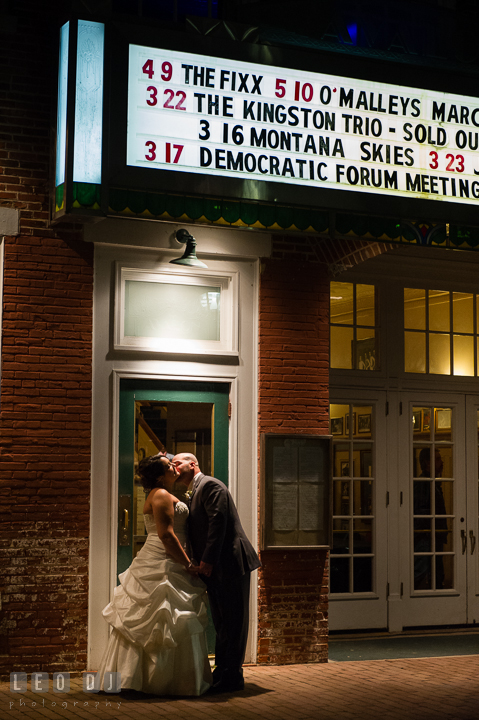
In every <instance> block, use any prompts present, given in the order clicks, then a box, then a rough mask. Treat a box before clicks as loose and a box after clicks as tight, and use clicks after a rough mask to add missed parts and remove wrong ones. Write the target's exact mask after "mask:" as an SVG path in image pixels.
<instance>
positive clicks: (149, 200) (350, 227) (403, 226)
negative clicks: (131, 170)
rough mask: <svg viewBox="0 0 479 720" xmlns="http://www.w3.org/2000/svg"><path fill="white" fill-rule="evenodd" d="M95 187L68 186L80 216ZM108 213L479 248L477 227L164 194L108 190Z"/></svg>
mask: <svg viewBox="0 0 479 720" xmlns="http://www.w3.org/2000/svg"><path fill="white" fill-rule="evenodd" d="M100 190H101V186H100V185H94V184H91V183H73V208H74V209H77V210H83V211H85V210H86V211H88V210H90V211H93V212H94V213H95V214H97V213H98V211H99V210H100ZM55 199H56V206H57V209H60V208H61V207H62V204H63V202H64V198H63V185H60V186H59V187H57V188H56V198H55ZM108 205H109V207H108V214H109V215H117V216H123V217H138V218H143V219H146V218H148V219H151V220H171V221H176V222H191V223H205V224H209V225H222V226H225V227H245V228H246V227H248V228H257V229H259V230H268V231H280V232H293V233H296V232H301V233H308V234H310V235H311V234H315V235H331V234H333V236H334V237H337V238H340V237H342V238H345V237H346V238H348V237H350V238H353V237H354V238H356V239H360V240H369V241H371V240H376V241H380V242H397V243H402V244H407V245H422V246H430V247H431V246H432V247H445V248H454V249H462V250H476V249H479V228H472V227H466V226H458V225H450V226H449V233H447V229H446V225H444V224H443V223H439V224H434V223H429V222H421V221H405V220H404V219H400V218H384V217H372V216H365V215H355V214H347V213H335V215H334V232H332V230H331V218H332V217H333V215H332V214H331V215H330V213H329V211H328V210H325V209H318V210H317V209H315V208H298V207H287V206H278V205H267V204H261V203H248V202H243V201H241V200H224V199H212V198H205V197H190V196H187V195H169V194H168V193H153V192H140V191H137V190H125V189H121V188H110V191H109V202H108Z"/></svg>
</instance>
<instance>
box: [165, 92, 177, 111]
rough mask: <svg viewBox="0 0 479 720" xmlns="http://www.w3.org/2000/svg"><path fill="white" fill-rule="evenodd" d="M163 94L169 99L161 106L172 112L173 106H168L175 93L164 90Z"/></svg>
mask: <svg viewBox="0 0 479 720" xmlns="http://www.w3.org/2000/svg"><path fill="white" fill-rule="evenodd" d="M163 94H164V95H169V96H170V97H169V98H168V100H166V101H165V103H164V104H163V107H165V108H169V109H170V110H174V109H175V106H174V105H170V104H169V103H170V102H171V101H172V100H173V98H174V97H175V93H174V92H173V90H165V92H164V93H163Z"/></svg>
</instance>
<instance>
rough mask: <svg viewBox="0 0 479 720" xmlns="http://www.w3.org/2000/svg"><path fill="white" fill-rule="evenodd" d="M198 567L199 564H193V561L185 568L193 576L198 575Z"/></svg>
mask: <svg viewBox="0 0 479 720" xmlns="http://www.w3.org/2000/svg"><path fill="white" fill-rule="evenodd" d="M199 569H200V566H199V565H195V564H194V563H193V562H190V564H189V565H188V567H186V568H185V570H186V572H187V573H189V574H190V575H193V576H194V577H197V576H198V571H199Z"/></svg>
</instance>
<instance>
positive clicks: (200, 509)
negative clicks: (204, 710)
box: [188, 473, 261, 685]
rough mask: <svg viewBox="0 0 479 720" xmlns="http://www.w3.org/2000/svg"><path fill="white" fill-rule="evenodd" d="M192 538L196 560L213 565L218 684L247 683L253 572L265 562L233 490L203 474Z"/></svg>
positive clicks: (194, 502) (193, 504) (193, 505)
mask: <svg viewBox="0 0 479 720" xmlns="http://www.w3.org/2000/svg"><path fill="white" fill-rule="evenodd" d="M188 535H189V541H190V546H191V553H192V556H193V557H194V559H195V560H196V562H198V563H199V562H201V561H202V560H203V562H206V563H209V564H210V565H213V571H212V574H211V577H210V578H204V579H205V582H206V585H207V587H208V596H209V600H210V607H211V614H212V617H213V623H214V626H215V630H216V646H215V660H216V669H215V672H214V680H215V682H217V681H219V680H221V681H222V682H227V683H231V684H232V685H236V684H237V683H238V682H242V677H243V674H242V670H241V666H242V664H243V661H244V655H245V651H246V641H247V637H248V624H249V589H250V574H251V571H252V570H255V569H256V568H258V567H259V566H260V565H261V563H260V560H259V558H258V555H257V554H256V552H255V550H254V548H253V546H252V545H251V543H250V541H249V540H248V538H247V537H246V534H245V532H244V530H243V527H242V525H241V522H240V519H239V516H238V511H237V510H236V507H235V504H234V502H233V498H232V497H231V495H230V493H229V491H228V488H227V487H226V485H224V484H223V483H222V482H221V481H220V480H217V479H216V478H213V477H209V476H207V475H203V473H200V475H199V476H198V477H197V478H196V480H195V483H194V485H193V491H192V496H191V501H190V515H189V519H188Z"/></svg>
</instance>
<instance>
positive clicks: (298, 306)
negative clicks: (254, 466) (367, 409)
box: [258, 236, 329, 664]
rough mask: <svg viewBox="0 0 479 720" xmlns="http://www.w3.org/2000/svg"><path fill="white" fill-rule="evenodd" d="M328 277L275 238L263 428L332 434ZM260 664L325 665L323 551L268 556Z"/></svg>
mask: <svg viewBox="0 0 479 720" xmlns="http://www.w3.org/2000/svg"><path fill="white" fill-rule="evenodd" d="M328 314H329V279H328V277H327V275H326V268H325V266H324V265H321V264H320V263H318V262H317V261H316V262H314V257H312V255H311V251H310V244H309V242H307V241H306V239H304V240H302V239H301V238H299V237H296V238H287V237H282V236H280V237H278V238H275V239H274V248H273V256H272V259H271V260H268V261H265V262H264V263H263V272H262V274H261V289H260V318H259V338H260V340H259V346H260V359H259V363H260V368H259V428H260V432H270V433H274V432H276V433H298V434H301V433H305V434H306V433H307V434H323V433H328V382H329V378H328V373H329V339H328V338H329V324H328V323H329V318H328ZM261 560H262V563H263V567H262V569H261V571H260V582H259V640H258V645H259V646H258V662H260V663H277V664H285V663H298V662H324V661H326V660H327V653H328V647H327V633H328V630H327V613H328V589H327V585H328V576H327V571H328V559H327V553H326V552H325V551H322V550H297V551H295V550H288V551H284V550H282V551H279V550H278V551H277V550H268V551H264V552H263V553H262V555H261Z"/></svg>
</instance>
